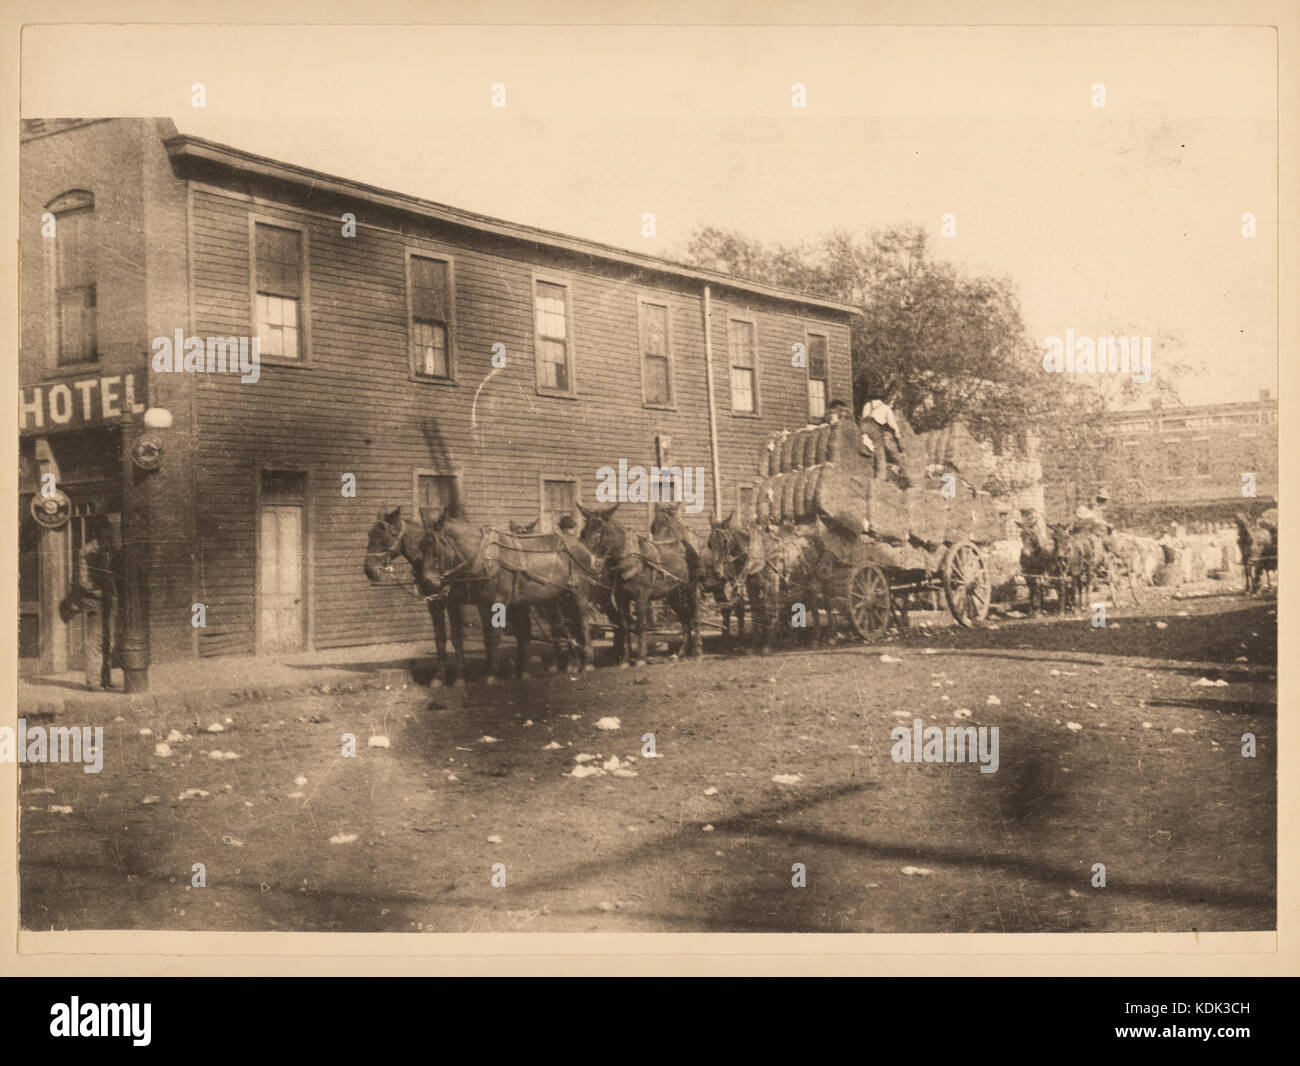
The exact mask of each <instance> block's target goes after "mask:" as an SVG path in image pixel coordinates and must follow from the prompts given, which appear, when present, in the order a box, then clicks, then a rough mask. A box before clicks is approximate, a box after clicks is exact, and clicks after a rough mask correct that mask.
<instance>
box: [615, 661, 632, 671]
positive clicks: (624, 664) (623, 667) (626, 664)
mask: <svg viewBox="0 0 1300 1066" xmlns="http://www.w3.org/2000/svg"><path fill="white" fill-rule="evenodd" d="M631 665H632V664H631V663H630V662H628V661H627V660H626V659H624V660H623V661H622V662H621V663H619V664H618V668H619V669H620V670H626V669H627V668H628V667H629V666H631Z"/></svg>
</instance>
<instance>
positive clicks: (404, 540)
mask: <svg viewBox="0 0 1300 1066" xmlns="http://www.w3.org/2000/svg"><path fill="white" fill-rule="evenodd" d="M423 537H424V527H423V526H422V525H417V524H416V523H414V522H409V521H407V520H406V519H405V518H403V517H402V509H401V508H400V507H396V508H394V509H392V510H385V509H384V508H380V510H379V516H378V518H377V520H376V521H375V524H374V525H372V526H371V527H370V533H369V536H368V539H367V542H366V557H365V563H364V565H363V569H364V570H365V574H366V577H367V578H368V579H369V580H370V582H371V584H374V585H380V584H384V583H385V582H384V577H385V576H386V575H392V574H393V560H395V559H396V558H397V557H398V556H401V557H402V558H403V559H405V560H406V561H407V562H408V563H409V564H410V566H411V579H412V583H411V585H406V584H403V583H401V582H397V584H398V586H399V587H400V588H403V589H405V590H406V591H407V592H409V593H410V594H411V595H413V596H416V597H417V598H419V599H420V600H422V601H423V602H424V604H425V605H426V606H427V607H428V608H429V617H430V618H431V619H432V620H433V636H434V645H433V647H434V676H433V679H432V680H431V681H430V682H429V684H430V685H431V686H433V687H435V688H437V687H440V686H442V685H445V684H447V683H448V682H451V683H453V684H456V685H463V684H464V683H465V669H464V668H465V647H464V631H463V627H462V625H461V608H462V607H463V606H464V602H463V600H461V599H459V598H457V597H456V596H455V595H454V590H447V591H446V592H438V591H436V590H435V589H434V588H433V586H432V585H431V584H429V582H427V581H425V580H424V578H423V573H422V571H423V565H424V561H423V559H422V558H421V556H420V541H421V539H422V538H423ZM448 618H450V619H451V620H452V626H451V640H452V647H453V648H454V649H455V653H456V657H455V661H454V670H451V671H450V676H449V669H448V659H447V620H448Z"/></svg>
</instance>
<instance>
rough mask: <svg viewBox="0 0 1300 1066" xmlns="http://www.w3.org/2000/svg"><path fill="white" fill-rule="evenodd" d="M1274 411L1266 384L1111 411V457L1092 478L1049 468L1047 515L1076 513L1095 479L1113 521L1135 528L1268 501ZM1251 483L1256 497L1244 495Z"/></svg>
mask: <svg viewBox="0 0 1300 1066" xmlns="http://www.w3.org/2000/svg"><path fill="white" fill-rule="evenodd" d="M1277 418H1278V403H1277V400H1276V399H1274V398H1273V397H1272V395H1271V394H1270V392H1269V391H1268V390H1267V389H1262V390H1260V394H1259V399H1258V400H1254V401H1249V402H1245V403H1220V404H1205V405H1202V406H1196V407H1183V406H1179V407H1166V406H1162V405H1160V404H1159V403H1157V404H1154V405H1153V406H1152V407H1151V408H1149V409H1147V410H1144V411H1125V412H1116V413H1115V414H1113V415H1111V416H1110V417H1109V418H1108V419H1107V426H1108V428H1109V430H1110V431H1111V432H1112V433H1113V438H1114V439H1113V446H1112V447H1111V449H1110V459H1109V461H1108V462H1107V463H1105V464H1103V468H1102V469H1100V470H1099V471H1098V474H1097V478H1096V481H1095V483H1091V484H1086V485H1085V484H1080V483H1078V482H1077V481H1070V480H1067V479H1064V478H1059V477H1058V478H1054V477H1053V476H1052V472H1051V471H1050V470H1048V471H1047V483H1048V490H1047V506H1048V514H1049V515H1050V516H1053V517H1063V516H1065V515H1068V514H1071V513H1073V510H1074V507H1075V506H1077V505H1078V503H1080V502H1084V501H1085V500H1088V499H1091V498H1092V494H1093V493H1094V492H1095V491H1096V489H1097V487H1098V486H1099V485H1105V486H1106V487H1107V488H1109V489H1110V495H1111V502H1110V506H1109V507H1108V510H1107V513H1108V514H1109V515H1110V517H1111V520H1112V521H1113V522H1115V523H1116V524H1118V525H1123V526H1128V527H1132V528H1141V527H1151V526H1155V527H1160V526H1163V525H1167V524H1168V523H1169V522H1172V521H1180V522H1183V523H1190V524H1196V523H1209V524H1217V523H1221V522H1226V521H1229V520H1231V517H1232V515H1233V514H1234V513H1235V512H1237V511H1247V512H1252V513H1253V512H1257V511H1259V510H1263V509H1264V508H1265V507H1271V506H1273V505H1274V504H1275V503H1276V501H1277V491H1278V441H1277ZM1247 475H1250V476H1249V477H1248V476H1247ZM1252 486H1253V490H1254V496H1253V497H1252V496H1250V495H1248V494H1243V488H1247V489H1249V488H1251V487H1252Z"/></svg>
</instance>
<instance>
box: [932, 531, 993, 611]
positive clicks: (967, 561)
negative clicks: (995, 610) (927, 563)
mask: <svg viewBox="0 0 1300 1066" xmlns="http://www.w3.org/2000/svg"><path fill="white" fill-rule="evenodd" d="M942 576H943V591H944V595H945V596H946V597H947V600H948V610H950V611H951V612H952V616H953V618H954V619H956V620H957V623H958V624H959V625H963V626H968V627H969V626H974V625H977V624H979V623H980V622H982V621H984V619H985V618H987V617H988V614H989V601H990V600H991V599H992V598H993V597H992V588H991V583H990V581H989V570H988V566H987V565H985V562H984V556H983V555H982V554H980V550H979V548H977V547H975V545H974V544H972V543H971V542H970V541H968V540H959V541H957V543H956V544H954V545H953V546H952V547H951V548H949V549H948V554H947V555H945V556H944V559H943V568H942Z"/></svg>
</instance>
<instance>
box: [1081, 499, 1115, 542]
mask: <svg viewBox="0 0 1300 1066" xmlns="http://www.w3.org/2000/svg"><path fill="white" fill-rule="evenodd" d="M1109 502H1110V493H1109V492H1108V491H1107V490H1106V489H1104V488H1100V489H1098V490H1097V495H1096V496H1095V497H1094V499H1093V503H1092V506H1088V505H1087V504H1085V503H1081V504H1079V508H1078V510H1076V511H1075V512H1074V528H1073V530H1071V532H1073V533H1101V534H1103V535H1106V536H1109V535H1110V534H1111V533H1113V532H1114V527H1113V526H1112V525H1111V524H1110V523H1109V522H1107V521H1106V504H1108V503H1109Z"/></svg>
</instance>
